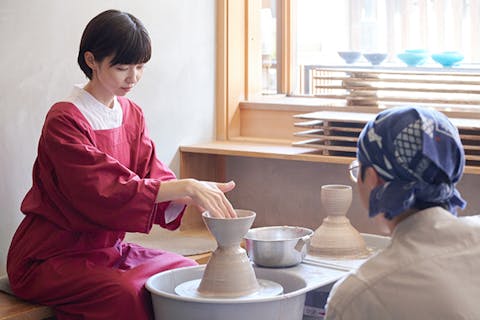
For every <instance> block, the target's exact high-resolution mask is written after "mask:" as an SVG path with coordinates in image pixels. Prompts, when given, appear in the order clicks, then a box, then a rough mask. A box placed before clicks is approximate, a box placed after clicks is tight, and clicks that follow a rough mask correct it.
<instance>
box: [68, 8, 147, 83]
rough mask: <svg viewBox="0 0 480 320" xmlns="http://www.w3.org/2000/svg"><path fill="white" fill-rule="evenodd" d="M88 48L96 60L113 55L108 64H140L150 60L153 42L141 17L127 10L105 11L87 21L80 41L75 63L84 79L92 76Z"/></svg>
mask: <svg viewBox="0 0 480 320" xmlns="http://www.w3.org/2000/svg"><path fill="white" fill-rule="evenodd" d="M87 51H90V52H91V53H92V54H93V56H94V58H95V61H102V60H103V59H105V58H106V57H108V56H113V58H112V61H111V63H110V65H111V66H113V65H116V64H141V63H146V62H147V61H148V60H150V57H151V55H152V44H151V40H150V36H149V35H148V32H147V30H146V29H145V27H144V26H143V24H142V22H141V21H140V20H138V19H137V18H135V17H134V16H133V15H131V14H129V13H126V12H121V11H118V10H107V11H104V12H102V13H100V14H99V15H97V16H96V17H94V18H93V19H92V20H90V22H89V23H88V24H87V26H86V27H85V30H84V31H83V35H82V40H81V41H80V49H79V52H78V59H77V60H78V64H79V65H80V68H81V69H82V71H83V72H84V73H85V75H86V76H87V78H88V79H92V69H90V67H89V66H88V65H87V63H86V62H85V52H87Z"/></svg>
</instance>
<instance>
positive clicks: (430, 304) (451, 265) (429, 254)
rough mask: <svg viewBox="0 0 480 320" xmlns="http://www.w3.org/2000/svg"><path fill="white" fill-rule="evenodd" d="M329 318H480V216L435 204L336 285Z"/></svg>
mask: <svg viewBox="0 0 480 320" xmlns="http://www.w3.org/2000/svg"><path fill="white" fill-rule="evenodd" d="M325 319H327V320H333V319H338V320H339V319H343V320H347V319H356V320H361V319H368V320H375V319H381V320H388V319H398V320H405V319H415V320H416V319H422V320H426V319H435V320H437V319H449V320H453V319H472V320H474V319H475V320H478V319H480V216H470V217H462V218H457V217H455V216H453V215H452V214H450V213H449V212H448V211H446V210H444V209H442V208H439V207H435V208H429V209H426V210H423V211H420V212H418V213H416V214H414V215H412V216H410V217H409V218H407V219H405V220H404V221H402V222H401V223H400V224H398V225H397V227H396V228H395V230H394V233H393V234H392V241H391V244H390V245H389V246H388V247H387V248H385V249H384V250H383V251H382V252H380V253H379V254H377V255H376V256H374V257H372V258H370V259H369V260H368V261H367V262H365V263H364V264H363V265H362V266H361V267H360V268H359V269H358V270H356V271H355V272H353V273H351V274H349V275H347V276H346V277H345V278H344V279H342V280H340V281H339V282H337V283H336V284H335V286H334V287H333V288H332V291H331V293H330V296H329V298H328V301H327V314H326V317H325Z"/></svg>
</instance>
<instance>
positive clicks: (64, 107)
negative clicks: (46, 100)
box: [47, 101, 82, 120]
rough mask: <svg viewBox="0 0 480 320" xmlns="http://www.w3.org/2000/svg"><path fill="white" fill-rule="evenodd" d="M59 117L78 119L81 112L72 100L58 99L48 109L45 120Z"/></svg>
mask: <svg viewBox="0 0 480 320" xmlns="http://www.w3.org/2000/svg"><path fill="white" fill-rule="evenodd" d="M59 117H69V118H73V119H79V118H81V117H82V113H81V112H80V110H79V109H78V108H77V107H76V106H75V105H74V104H73V103H72V102H68V101H59V102H56V103H54V104H53V105H52V106H51V107H50V110H48V113H47V120H48V119H52V118H59Z"/></svg>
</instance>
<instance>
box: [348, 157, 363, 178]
mask: <svg viewBox="0 0 480 320" xmlns="http://www.w3.org/2000/svg"><path fill="white" fill-rule="evenodd" d="M359 171H360V162H358V160H357V159H355V160H353V161H352V162H351V163H350V165H349V166H348V172H349V173H350V179H352V181H353V182H355V183H357V181H358V173H359Z"/></svg>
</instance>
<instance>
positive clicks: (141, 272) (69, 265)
mask: <svg viewBox="0 0 480 320" xmlns="http://www.w3.org/2000/svg"><path fill="white" fill-rule="evenodd" d="M118 100H119V102H120V105H121V107H122V110H123V123H122V125H121V126H120V127H118V128H114V129H108V130H93V129H92V128H91V126H90V124H89V122H88V121H87V119H85V117H84V116H83V114H82V113H81V112H80V111H79V110H78V109H77V108H76V107H75V105H73V104H72V103H69V102H59V103H57V104H55V105H54V106H52V108H51V109H50V111H49V112H48V114H47V117H46V120H45V123H44V126H43V129H42V134H41V137H40V141H39V145H38V156H37V159H36V161H35V164H34V168H33V186H32V188H31V189H30V190H29V191H28V193H27V195H26V196H25V198H24V200H23V202H22V206H21V210H22V212H23V213H24V214H25V217H24V219H23V221H22V222H21V224H20V226H19V227H18V229H17V231H16V233H15V235H14V237H13V239H12V243H11V246H10V249H9V253H8V259H7V272H8V276H9V279H10V284H11V287H12V290H13V291H14V292H15V294H16V295H18V296H19V297H21V298H23V299H26V300H30V301H34V302H37V303H42V304H46V305H50V306H53V307H54V308H55V310H56V314H57V318H58V319H59V320H62V319H116V320H120V319H136V320H139V319H151V318H152V316H153V313H152V307H151V301H150V297H149V294H148V292H147V291H146V289H145V288H144V284H145V281H146V279H147V278H149V277H150V276H152V275H154V274H156V273H158V272H161V271H164V270H167V269H172V268H178V267H182V266H190V265H195V264H196V263H195V262H194V261H192V260H190V259H187V258H184V257H182V256H180V255H177V254H174V253H170V252H165V251H161V250H152V249H146V248H142V247H140V246H138V245H135V244H130V243H125V242H123V238H124V236H125V232H142V233H148V232H149V231H150V229H151V228H152V225H153V224H154V223H155V224H159V225H161V226H162V227H164V228H167V229H171V230H173V229H176V228H178V227H179V225H180V221H181V218H182V215H183V211H182V212H181V213H180V214H179V215H178V216H177V217H176V218H175V219H174V220H173V221H171V222H169V223H166V222H165V210H166V209H167V207H168V205H169V202H163V203H155V199H156V196H157V192H158V189H159V187H160V184H161V181H166V180H170V179H175V175H174V174H173V172H172V171H171V170H170V169H168V168H167V167H166V166H165V165H164V164H163V163H161V162H160V161H159V160H158V159H157V158H156V156H155V147H154V144H153V142H152V141H151V139H150V138H149V137H148V133H147V130H146V127H145V120H144V117H143V113H142V111H141V109H140V108H139V107H138V106H137V105H135V104H134V103H133V102H131V101H130V100H128V99H126V98H120V97H119V98H118Z"/></svg>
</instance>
